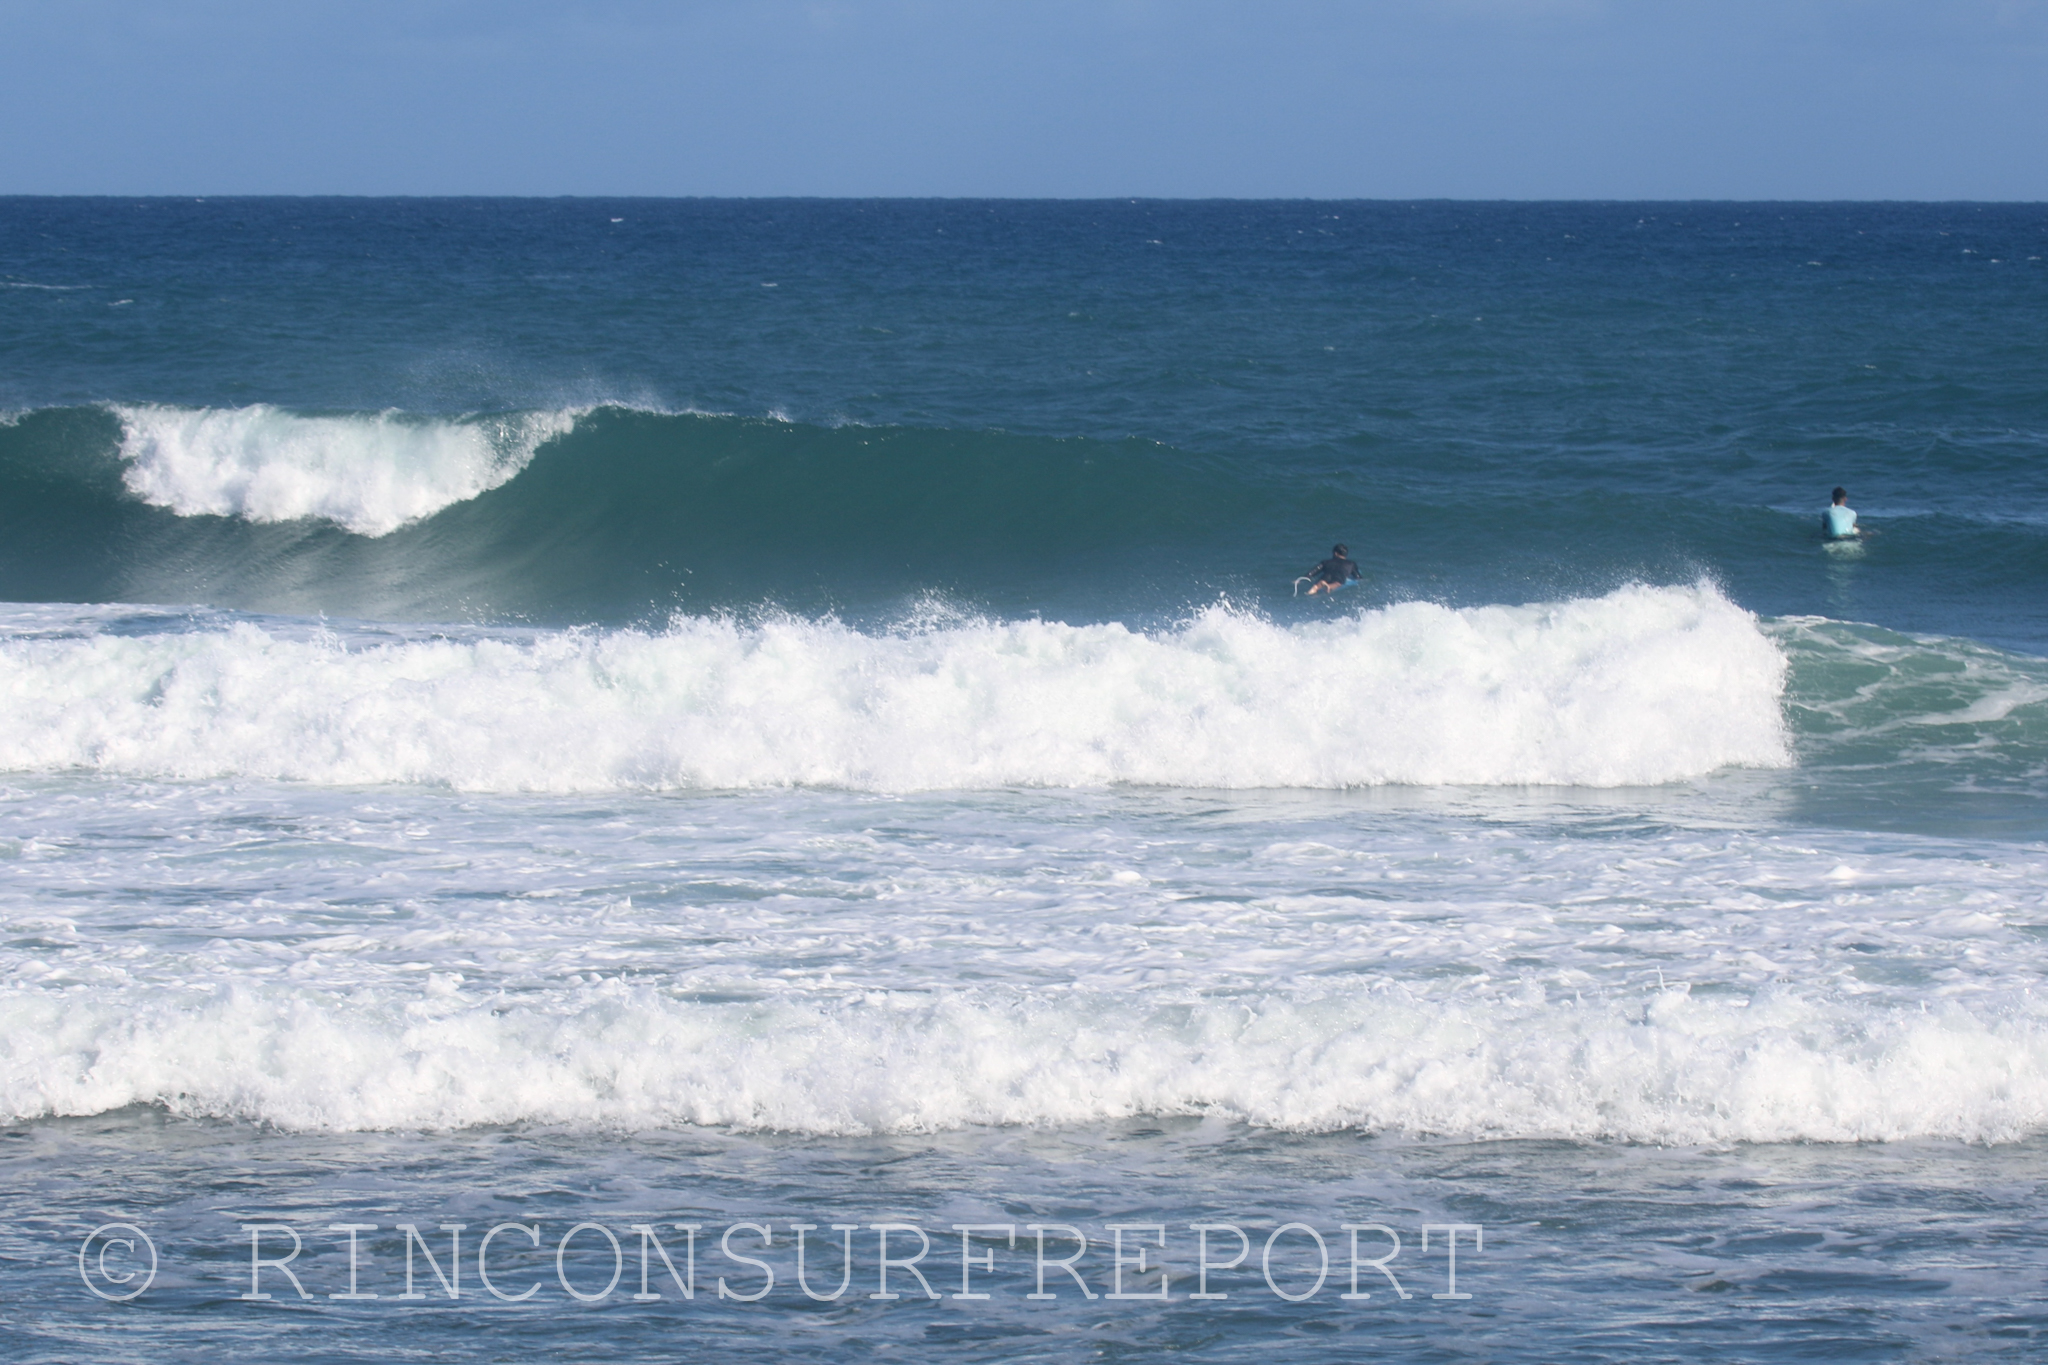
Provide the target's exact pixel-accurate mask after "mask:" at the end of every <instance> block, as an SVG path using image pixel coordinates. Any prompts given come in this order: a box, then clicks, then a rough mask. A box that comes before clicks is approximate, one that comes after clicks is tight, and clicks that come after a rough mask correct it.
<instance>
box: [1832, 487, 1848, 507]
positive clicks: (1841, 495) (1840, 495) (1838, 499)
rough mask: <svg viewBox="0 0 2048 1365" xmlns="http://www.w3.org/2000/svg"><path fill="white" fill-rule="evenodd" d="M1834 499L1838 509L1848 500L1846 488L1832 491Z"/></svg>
mask: <svg viewBox="0 0 2048 1365" xmlns="http://www.w3.org/2000/svg"><path fill="white" fill-rule="evenodd" d="M1834 499H1835V506H1837V507H1840V506H1841V505H1842V504H1843V503H1845V502H1847V501H1848V500H1849V490H1848V489H1846V488H1837V489H1836V490H1835V491H1834Z"/></svg>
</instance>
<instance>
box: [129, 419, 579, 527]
mask: <svg viewBox="0 0 2048 1365" xmlns="http://www.w3.org/2000/svg"><path fill="white" fill-rule="evenodd" d="M111 411H112V412H113V414H114V415H115V416H116V417H117V418H118V419H119V420H120V422H121V458H122V460H123V461H125V462H126V465H127V468H126V469H125V470H124V471H123V473H122V482H123V484H125V485H126V487H127V489H128V491H129V492H131V493H133V494H134V495H135V496H136V497H138V498H140V499H142V500H143V501H144V502H147V503H149V504H151V505H152V506H156V507H164V508H168V509H170V510H171V511H173V512H176V513H178V514H179V515H180V516H220V517H239V518H241V519H243V520H245V521H254V522H278V521H299V520H305V519H319V520H324V521H330V522H333V523H334V524H336V525H338V526H341V527H343V528H345V529H347V530H349V531H352V532H354V533H355V534H357V535H361V536H383V535H389V534H390V533H391V532H393V531H395V530H397V529H398V528H399V527H401V526H404V525H406V524H407V523H408V522H413V521H418V520H420V519H421V518H423V517H429V516H432V515H433V514H434V513H436V512H439V511H441V510H442V509H443V508H446V507H449V506H452V505H454V504H455V503H458V502H466V501H468V500H469V499H471V498H474V497H476V496H477V495H478V494H480V493H484V492H487V491H489V490H490V489H493V488H496V487H498V486H499V485H500V484H503V483H506V482H508V481H509V480H511V479H512V478H513V477H514V476H515V475H517V474H518V473H519V471H520V470H522V469H524V468H525V467H526V465H527V463H528V462H529V461H530V460H532V458H533V455H534V452H535V451H536V450H537V449H538V448H539V447H540V445H541V444H542V443H543V442H545V441H548V440H550V439H553V438H554V437H558V436H562V435H565V434H567V432H568V431H569V430H570V428H572V427H573V426H574V425H575V424H576V419H577V417H578V416H579V415H580V413H579V412H577V411H575V410H564V411H555V412H530V413H513V414H503V415H496V416H488V417H466V418H461V419H457V420H420V419H416V418H408V417H405V416H403V415H401V414H399V413H397V412H395V411H394V412H382V413H376V414H371V415H351V416H303V415H300V414H297V413H292V412H288V411H286V410H284V409H282V408H276V407H272V406H271V405H269V404H267V403H257V404H254V405H252V406H249V407H245V408H175V407H161V406H155V405H141V406H134V405H114V406H112V407H111Z"/></svg>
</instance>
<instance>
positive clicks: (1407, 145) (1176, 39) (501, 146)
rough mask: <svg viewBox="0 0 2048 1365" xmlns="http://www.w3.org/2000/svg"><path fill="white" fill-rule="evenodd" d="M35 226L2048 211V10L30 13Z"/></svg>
mask: <svg viewBox="0 0 2048 1365" xmlns="http://www.w3.org/2000/svg"><path fill="white" fill-rule="evenodd" d="M0 194H206V195H221V194H508V195H555V194H573V195H831V196H869V195H875V196H1003V197H1008V196H1015V197H1062V198H1087V197H1122V196H1159V197H1174V198H1207V197H1239V198H1273V197H1297V196H1299V197H1312V198H1364V199H1408V198H1461V199H1987V200H2034V201H2039V200H2048V0H1776V2H1775V3H1765V2H1763V0H1256V3H1252V2H1249V0H666V2H665V3H657V2H656V0H587V2H583V3H579V2H578V0H405V3H391V2H390V0H347V2H346V3H344V2H343V0H147V2H144V0H0Z"/></svg>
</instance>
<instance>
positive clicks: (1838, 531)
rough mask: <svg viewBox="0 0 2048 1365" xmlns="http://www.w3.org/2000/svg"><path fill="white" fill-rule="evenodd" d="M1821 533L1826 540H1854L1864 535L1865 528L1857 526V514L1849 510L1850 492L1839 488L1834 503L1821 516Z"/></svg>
mask: <svg viewBox="0 0 2048 1365" xmlns="http://www.w3.org/2000/svg"><path fill="white" fill-rule="evenodd" d="M1820 533H1821V538H1822V539H1824V540H1854V539H1856V537H1858V536H1860V535H1862V534H1863V528H1862V527H1860V526H1858V525H1857V524H1856V514H1855V513H1854V512H1852V511H1850V510H1849V490H1848V489H1846V488H1837V489H1836V490H1835V493H1834V501H1833V502H1831V503H1829V504H1828V509H1827V510H1826V511H1825V512H1822V513H1821V514H1820Z"/></svg>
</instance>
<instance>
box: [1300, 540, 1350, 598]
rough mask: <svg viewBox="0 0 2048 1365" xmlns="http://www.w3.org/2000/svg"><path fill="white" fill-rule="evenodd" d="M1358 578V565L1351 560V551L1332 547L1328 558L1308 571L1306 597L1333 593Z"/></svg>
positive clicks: (1338, 546)
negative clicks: (1320, 593)
mask: <svg viewBox="0 0 2048 1365" xmlns="http://www.w3.org/2000/svg"><path fill="white" fill-rule="evenodd" d="M1358 576H1359V574H1358V564H1357V562H1356V561H1354V560H1353V559H1352V558H1351V551H1349V550H1347V549H1345V548H1344V547H1343V546H1342V545H1335V546H1332V547H1331V548H1330V557H1329V558H1328V559H1326V560H1324V561H1323V562H1322V563H1320V564H1318V565H1316V566H1315V567H1314V568H1313V569H1310V570H1309V571H1308V577H1309V585H1308V595H1309V596H1310V597H1314V596H1315V595H1316V594H1317V593H1319V592H1335V591H1337V589H1339V588H1341V587H1343V586H1344V585H1345V584H1346V583H1349V582H1350V581H1352V580H1353V579H1355V578H1357V577H1358Z"/></svg>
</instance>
